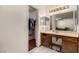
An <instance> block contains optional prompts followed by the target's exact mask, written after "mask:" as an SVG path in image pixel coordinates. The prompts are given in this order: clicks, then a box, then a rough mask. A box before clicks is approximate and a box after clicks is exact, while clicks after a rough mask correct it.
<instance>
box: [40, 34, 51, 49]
mask: <svg viewBox="0 0 79 59" xmlns="http://www.w3.org/2000/svg"><path fill="white" fill-rule="evenodd" d="M51 43H52V36H51V35H49V34H46V35H42V36H41V45H43V46H46V47H49V48H51V47H50V46H51Z"/></svg>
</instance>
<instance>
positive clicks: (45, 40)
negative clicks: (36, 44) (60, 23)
mask: <svg viewBox="0 0 79 59" xmlns="http://www.w3.org/2000/svg"><path fill="white" fill-rule="evenodd" d="M52 37H56V38H61V39H62V44H61V45H60V52H63V53H77V52H79V37H78V34H77V33H72V32H71V33H69V32H61V31H59V32H52V31H45V32H41V45H43V46H45V47H48V48H50V49H52V47H53V44H52V41H53V38H52ZM57 40H58V39H57Z"/></svg>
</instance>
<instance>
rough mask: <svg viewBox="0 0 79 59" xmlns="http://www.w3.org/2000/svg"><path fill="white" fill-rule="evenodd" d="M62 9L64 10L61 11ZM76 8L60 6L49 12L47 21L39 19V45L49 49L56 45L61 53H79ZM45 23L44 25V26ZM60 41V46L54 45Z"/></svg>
mask: <svg viewBox="0 0 79 59" xmlns="http://www.w3.org/2000/svg"><path fill="white" fill-rule="evenodd" d="M63 8H64V9H63ZM61 9H62V10H61ZM77 9H78V8H77V6H62V7H61V6H60V7H56V8H54V9H51V10H50V12H49V19H47V20H45V18H44V19H41V22H40V24H41V23H42V24H41V25H40V26H41V27H40V28H41V30H40V34H41V45H43V46H46V47H48V48H51V49H52V47H53V46H54V45H56V46H58V47H59V48H60V52H63V53H77V52H79V37H78V32H77V31H78V30H77V26H78V25H79V22H78V21H79V19H78V16H77V12H79V11H78V10H77ZM44 23H45V24H44ZM54 38H56V41H58V40H59V38H60V39H61V41H62V42H61V44H60V45H58V44H54V43H53V41H54Z"/></svg>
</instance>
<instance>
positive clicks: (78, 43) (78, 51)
mask: <svg viewBox="0 0 79 59" xmlns="http://www.w3.org/2000/svg"><path fill="white" fill-rule="evenodd" d="M78 53H79V39H78Z"/></svg>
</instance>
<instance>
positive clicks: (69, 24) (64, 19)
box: [50, 11, 77, 32]
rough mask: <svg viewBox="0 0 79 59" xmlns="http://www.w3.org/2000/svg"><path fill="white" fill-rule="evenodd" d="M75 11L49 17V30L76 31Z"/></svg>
mask: <svg viewBox="0 0 79 59" xmlns="http://www.w3.org/2000/svg"><path fill="white" fill-rule="evenodd" d="M76 14H77V11H69V12H65V13H60V14H54V15H51V16H50V30H57V31H73V32H76V31H77V17H76Z"/></svg>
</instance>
